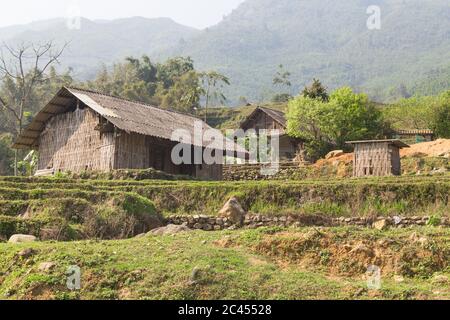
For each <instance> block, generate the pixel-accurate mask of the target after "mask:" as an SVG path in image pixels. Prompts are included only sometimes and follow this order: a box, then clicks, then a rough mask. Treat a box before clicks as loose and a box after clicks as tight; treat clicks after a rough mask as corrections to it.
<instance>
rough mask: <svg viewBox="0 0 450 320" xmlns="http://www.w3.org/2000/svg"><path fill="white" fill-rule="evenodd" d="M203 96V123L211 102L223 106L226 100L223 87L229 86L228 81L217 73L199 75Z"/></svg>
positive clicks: (208, 72) (210, 72)
mask: <svg viewBox="0 0 450 320" xmlns="http://www.w3.org/2000/svg"><path fill="white" fill-rule="evenodd" d="M199 76H200V79H201V81H202V84H203V93H204V96H205V123H207V121H208V107H209V103H210V101H211V100H215V101H217V102H218V103H221V104H223V103H224V102H225V101H226V100H227V98H226V97H225V94H224V93H223V88H224V86H225V85H227V86H229V85H230V79H228V77H227V76H225V75H223V74H221V73H219V72H217V71H207V72H202V73H200V74H199Z"/></svg>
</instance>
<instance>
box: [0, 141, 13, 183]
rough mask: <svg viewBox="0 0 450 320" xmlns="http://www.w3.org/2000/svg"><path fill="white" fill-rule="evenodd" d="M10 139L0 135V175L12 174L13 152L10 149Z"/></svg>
mask: <svg viewBox="0 0 450 320" xmlns="http://www.w3.org/2000/svg"><path fill="white" fill-rule="evenodd" d="M11 143H12V137H11V135H9V134H0V175H11V174H12V173H13V163H14V151H13V150H12V149H11Z"/></svg>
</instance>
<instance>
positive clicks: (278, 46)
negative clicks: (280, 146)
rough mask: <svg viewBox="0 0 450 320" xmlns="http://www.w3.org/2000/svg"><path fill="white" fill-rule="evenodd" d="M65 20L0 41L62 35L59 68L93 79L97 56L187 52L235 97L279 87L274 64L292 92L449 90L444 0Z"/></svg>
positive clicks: (292, 4) (363, 0)
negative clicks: (373, 23)
mask: <svg viewBox="0 0 450 320" xmlns="http://www.w3.org/2000/svg"><path fill="white" fill-rule="evenodd" d="M369 5H378V6H380V8H381V29H380V30H368V28H367V26H366V21H367V19H368V17H369V15H368V14H367V12H366V11H367V7H368V6H369ZM52 23H53V25H52ZM55 23H56V25H55ZM63 24H65V21H62V20H58V19H56V20H55V21H53V22H52V21H50V22H48V21H47V22H45V21H41V22H35V23H34V24H33V25H32V26H31V27H30V29H32V30H31V31H30V30H29V31H25V32H23V28H25V27H24V26H21V27H20V28H18V29H14V27H9V28H10V29H6V31H5V29H4V28H0V41H2V40H4V39H3V38H2V35H3V36H4V34H5V33H7V32H8V30H9V32H10V33H11V34H12V35H13V36H12V37H10V38H9V40H8V42H13V43H14V42H18V41H24V40H25V41H37V40H39V41H45V40H48V39H58V40H59V41H60V42H61V41H63V40H65V39H68V38H70V39H72V43H71V46H70V47H69V48H68V50H67V52H65V54H64V56H63V65H62V67H72V68H73V69H74V70H75V75H76V76H77V77H79V78H80V79H81V80H85V79H90V78H92V77H93V76H94V75H95V73H96V71H97V70H98V69H99V66H100V64H106V65H111V64H113V63H114V62H119V61H121V60H122V59H123V58H125V57H126V56H130V55H132V56H135V57H140V56H142V55H144V54H147V55H149V56H150V57H151V59H152V60H154V61H162V60H164V59H167V58H169V57H173V56H191V57H192V58H193V59H194V61H195V64H196V67H197V68H198V69H200V70H209V69H215V70H218V71H220V72H222V73H224V74H226V75H227V76H228V77H229V78H230V79H231V83H232V85H231V86H230V87H229V88H227V89H226V95H227V96H228V97H229V98H230V102H229V103H230V104H234V103H236V101H237V100H238V98H239V97H240V96H245V97H246V98H247V100H249V101H263V100H269V99H270V98H271V96H273V95H274V94H275V93H277V92H280V91H282V90H281V89H276V88H274V87H273V85H272V78H273V76H274V74H275V72H276V71H277V68H278V66H279V64H283V65H284V66H285V67H286V69H287V70H288V71H290V72H291V73H292V79H291V81H292V83H293V84H294V85H293V86H292V88H290V89H289V91H290V93H291V94H296V93H298V92H299V90H301V88H302V87H303V86H305V85H306V84H308V83H309V82H310V81H311V80H312V79H313V78H320V79H321V80H322V82H323V83H325V84H326V85H327V86H328V87H329V89H330V90H331V89H334V88H336V87H339V86H344V85H349V86H351V87H353V88H354V89H355V90H357V91H365V92H368V93H369V95H370V96H371V98H373V99H375V100H379V101H388V100H389V99H393V98H398V97H399V94H398V93H396V91H398V90H397V88H399V87H407V88H408V89H409V90H410V91H411V92H410V93H411V94H414V93H415V92H420V93H421V94H428V93H430V94H431V93H434V92H436V91H439V90H445V89H448V87H446V83H448V82H446V81H445V79H448V78H449V77H450V73H449V70H450V6H449V5H448V2H447V1H446V0H390V1H387V0H320V1H319V0H247V1H245V2H243V3H242V4H240V5H239V6H238V7H237V8H236V9H235V10H233V12H232V13H230V14H229V15H227V16H225V17H224V19H223V20H222V21H221V22H219V23H218V24H216V25H214V26H211V27H208V28H206V29H203V30H198V29H195V28H191V27H186V26H183V25H181V24H178V23H176V22H175V21H173V20H172V19H170V18H155V19H149V18H143V17H131V18H122V19H115V20H109V21H97V22H96V21H92V20H88V19H82V24H81V25H82V28H81V30H69V31H68V30H64V29H67V28H65V27H64V25H63ZM11 28H12V29H11ZM17 30H19V31H17ZM430 73H432V74H433V83H435V84H436V85H435V87H434V88H431V89H427V88H426V86H423V85H422V84H423V83H424V82H425V81H426V80H427V79H428V78H429V77H430ZM418 87H422V89H421V90H418V89H417V88H418Z"/></svg>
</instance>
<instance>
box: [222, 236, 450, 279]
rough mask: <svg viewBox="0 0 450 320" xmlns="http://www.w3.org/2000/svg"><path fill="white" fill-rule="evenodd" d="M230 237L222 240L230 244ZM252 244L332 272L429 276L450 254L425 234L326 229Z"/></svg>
mask: <svg viewBox="0 0 450 320" xmlns="http://www.w3.org/2000/svg"><path fill="white" fill-rule="evenodd" d="M424 239H426V241H425V240H424ZM230 241H231V239H227V240H226V241H224V243H221V244H222V245H224V246H227V247H229V246H230V243H229V242H230ZM251 248H252V249H253V250H254V251H255V252H257V253H258V254H261V255H266V256H269V257H271V258H272V259H275V261H277V262H279V263H282V264H284V263H286V262H288V263H289V264H296V265H298V266H300V267H303V268H306V269H314V270H317V268H320V269H323V270H324V271H326V272H329V273H330V274H331V275H336V276H350V277H353V276H362V275H364V274H365V273H366V272H367V269H368V267H369V266H372V265H374V266H378V267H379V268H381V270H382V274H383V275H394V274H398V275H402V276H408V277H415V276H422V277H429V276H432V275H433V274H434V273H435V272H439V271H443V270H445V269H446V268H447V267H448V266H449V258H450V249H449V248H448V246H446V245H445V244H444V243H440V242H437V241H434V240H432V239H428V238H426V237H425V236H423V237H416V238H414V237H405V238H401V239H396V240H393V239H390V238H383V239H373V238H372V237H370V236H368V235H364V236H362V237H350V236H347V235H345V234H336V233H332V232H329V231H325V230H323V229H322V230H315V229H313V230H310V231H307V232H304V233H301V232H294V233H293V232H280V233H276V234H266V235H264V236H262V237H261V238H260V239H259V240H258V242H257V243H256V244H253V246H252V247H251Z"/></svg>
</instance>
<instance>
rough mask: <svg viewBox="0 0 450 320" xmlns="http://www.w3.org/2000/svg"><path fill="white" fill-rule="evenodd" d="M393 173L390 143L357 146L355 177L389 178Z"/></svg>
mask: <svg viewBox="0 0 450 320" xmlns="http://www.w3.org/2000/svg"><path fill="white" fill-rule="evenodd" d="M392 173H393V172H392V155H391V148H390V144H389V143H387V142H385V143H365V144H356V145H355V158H354V167H353V175H354V176H355V177H365V176H389V175H392Z"/></svg>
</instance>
